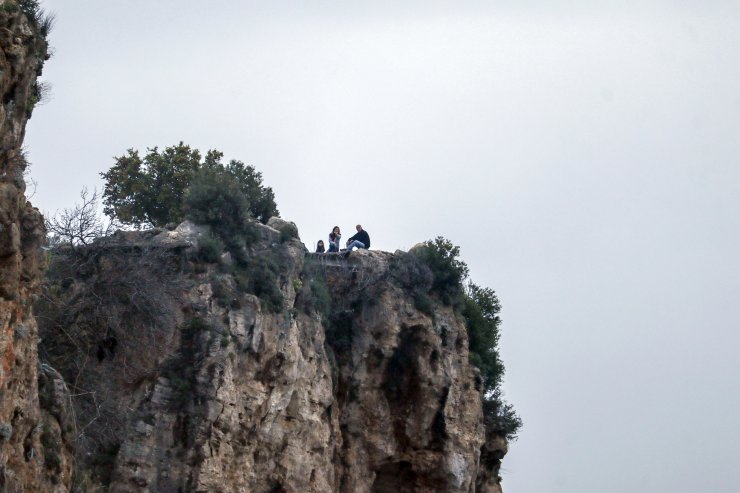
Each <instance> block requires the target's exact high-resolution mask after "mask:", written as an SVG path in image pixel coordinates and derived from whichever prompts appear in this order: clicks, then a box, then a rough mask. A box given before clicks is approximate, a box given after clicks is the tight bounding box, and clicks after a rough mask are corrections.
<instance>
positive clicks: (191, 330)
mask: <svg viewBox="0 0 740 493" xmlns="http://www.w3.org/2000/svg"><path fill="white" fill-rule="evenodd" d="M283 226H284V224H283V223H282V222H281V221H280V220H278V219H275V218H274V219H273V220H271V222H270V223H269V225H268V226H259V234H260V238H261V239H260V240H259V241H258V242H257V243H256V244H254V245H253V246H252V247H251V248H250V251H249V252H248V254H247V255H246V256H243V257H242V258H240V259H238V261H235V260H234V259H233V258H232V254H229V253H227V254H223V255H221V256H220V257H218V256H214V255H213V253H210V254H209V253H208V252H207V251H206V249H205V248H204V244H205V243H206V242H207V240H204V238H205V236H204V235H205V231H204V230H202V229H200V228H197V227H195V226H193V225H189V224H187V223H185V224H183V225H181V226H180V227H178V228H177V230H174V231H152V232H145V233H137V232H130V233H123V232H121V233H118V234H117V235H115V236H114V237H113V238H110V239H108V240H107V241H106V242H104V243H101V244H99V245H97V246H95V247H93V248H88V249H83V250H78V251H77V252H74V253H73V252H67V253H66V254H64V255H65V256H66V257H65V260H64V262H58V263H57V267H56V268H54V269H52V271H51V272H50V276H51V282H50V285H49V288H48V289H47V292H46V296H45V297H44V299H43V300H41V302H40V303H39V308H40V310H41V313H42V314H43V323H42V331H43V333H42V335H43V337H44V342H43V344H42V355H43V357H44V358H46V359H47V360H48V361H49V362H51V363H52V365H53V366H56V367H58V368H59V369H60V371H62V373H63V374H64V376H65V377H66V380H67V381H68V383H69V385H70V386H71V387H72V392H73V394H74V395H75V397H74V399H73V400H74V402H75V409H76V411H77V419H76V427H77V430H78V436H79V441H78V443H77V445H78V450H79V457H80V464H79V474H78V478H80V479H79V480H78V482H79V483H80V484H81V485H82V486H81V487H84V489H83V490H85V491H96V488H99V491H103V490H109V491H113V492H155V491H156V492H172V493H176V492H185V491H188V492H235V493H236V492H248V491H253V492H280V491H284V492H311V491H313V492H329V491H336V492H433V491H439V492H474V491H486V492H495V491H500V486H499V484H498V467H499V465H500V458H501V457H503V454H504V453H505V448H506V443H505V441H504V440H502V439H500V438H499V437H494V436H489V437H487V436H486V432H485V429H484V426H483V417H482V411H481V400H480V395H479V390H478V388H479V385H480V377H479V375H478V372H477V370H476V369H475V368H474V367H472V366H471V365H470V364H469V363H468V349H467V335H466V330H465V327H464V325H463V323H462V321H461V319H460V318H459V317H458V316H456V315H455V313H453V311H452V310H451V308H449V307H445V306H442V305H441V304H440V305H435V306H434V307H433V308H432V310H431V314H426V313H422V312H420V311H418V310H417V309H416V308H415V307H414V303H413V301H412V299H411V298H410V297H409V296H408V294H407V293H406V292H405V291H404V289H403V288H402V287H400V286H399V284H398V283H397V282H395V281H394V276H393V269H394V259H395V258H396V257H397V256H398V255H401V253H398V254H390V253H385V252H376V251H359V252H353V253H352V254H351V255H349V256H348V257H346V258H345V256H344V255H341V256H340V255H333V254H331V255H319V256H315V255H312V254H307V252H306V250H305V248H304V246H303V245H302V244H301V243H300V242H299V241H298V240H296V239H289V238H287V237H286V235H285V234H281V232H280V231H281V230H283V231H285V228H283ZM199 243H202V245H200V246H198V244H199ZM482 452H483V460H482V459H481V457H482V456H481V453H482Z"/></svg>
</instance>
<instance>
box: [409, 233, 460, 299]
mask: <svg viewBox="0 0 740 493" xmlns="http://www.w3.org/2000/svg"><path fill="white" fill-rule="evenodd" d="M411 253H413V254H414V255H416V257H417V258H418V259H419V260H420V261H421V262H422V263H423V264H424V265H426V266H427V267H428V268H429V270H430V271H431V273H432V284H431V292H433V293H435V294H437V295H438V296H439V298H440V299H441V300H442V302H443V303H444V304H446V305H459V304H460V303H461V301H462V298H463V296H464V290H463V281H464V280H465V279H466V278H467V277H468V266H467V264H466V263H465V262H463V261H462V260H459V259H458V257H459V256H460V247H458V246H455V245H453V244H452V242H451V241H450V240H448V239H445V238H442V237H441V236H438V237H437V238H435V239H434V240H429V241H427V242H425V243H424V244H423V245H422V246H420V247H417V248H415V249H413V250H412V251H411Z"/></svg>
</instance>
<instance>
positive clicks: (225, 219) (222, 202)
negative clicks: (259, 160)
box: [184, 169, 257, 251]
mask: <svg viewBox="0 0 740 493" xmlns="http://www.w3.org/2000/svg"><path fill="white" fill-rule="evenodd" d="M184 204H185V206H184V209H185V211H186V213H187V217H188V218H189V219H191V220H192V221H193V222H195V223H198V224H207V225H209V226H210V227H211V229H212V231H213V233H214V234H215V235H217V236H218V237H220V238H221V239H222V240H224V241H225V242H226V245H227V246H228V247H229V249H230V250H232V251H236V250H238V249H239V248H241V247H242V246H244V245H245V244H247V245H248V244H251V243H252V242H254V240H255V239H256V237H257V235H256V231H255V228H254V225H253V224H251V222H250V215H249V202H248V201H247V197H246V196H245V195H244V193H243V192H242V191H241V189H240V187H239V184H238V183H237V182H236V180H235V179H234V178H233V177H232V176H231V175H229V174H227V173H224V172H223V171H218V170H211V169H206V170H201V171H199V172H198V173H197V174H196V176H195V177H194V178H193V182H192V184H191V185H190V187H189V188H188V190H187V191H186V193H185V200H184Z"/></svg>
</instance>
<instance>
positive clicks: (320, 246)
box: [316, 240, 324, 253]
mask: <svg viewBox="0 0 740 493" xmlns="http://www.w3.org/2000/svg"><path fill="white" fill-rule="evenodd" d="M316 253H324V240H319V242H318V243H316Z"/></svg>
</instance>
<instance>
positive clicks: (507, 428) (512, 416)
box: [483, 390, 524, 440]
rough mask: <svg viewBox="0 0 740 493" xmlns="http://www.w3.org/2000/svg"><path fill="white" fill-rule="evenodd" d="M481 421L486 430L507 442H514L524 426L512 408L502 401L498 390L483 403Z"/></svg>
mask: <svg viewBox="0 0 740 493" xmlns="http://www.w3.org/2000/svg"><path fill="white" fill-rule="evenodd" d="M483 421H484V423H485V425H486V428H487V429H488V430H491V431H493V432H494V433H496V434H498V435H501V436H504V437H506V439H507V440H515V439H516V438H517V434H518V433H519V430H520V429H521V428H522V425H523V424H524V423H523V422H522V418H520V417H519V415H518V414H517V413H516V411H515V410H514V406H512V405H511V404H509V403H508V402H506V401H504V400H503V398H502V396H501V391H500V390H497V391H496V393H495V394H494V395H493V396H492V397H491V398H490V399H487V400H484V401H483Z"/></svg>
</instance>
